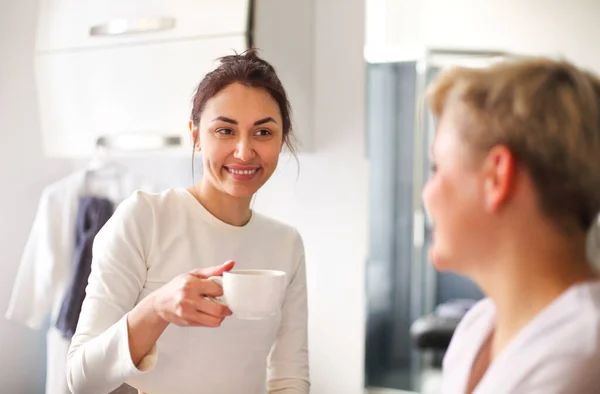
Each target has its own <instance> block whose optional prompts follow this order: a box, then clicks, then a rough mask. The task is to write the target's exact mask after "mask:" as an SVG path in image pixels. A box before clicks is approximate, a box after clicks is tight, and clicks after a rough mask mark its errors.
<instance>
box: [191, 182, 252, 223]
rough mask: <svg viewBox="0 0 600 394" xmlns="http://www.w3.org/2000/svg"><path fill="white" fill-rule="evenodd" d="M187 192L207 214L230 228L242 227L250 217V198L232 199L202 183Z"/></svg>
mask: <svg viewBox="0 0 600 394" xmlns="http://www.w3.org/2000/svg"><path fill="white" fill-rule="evenodd" d="M188 190H189V191H190V192H191V193H192V195H193V196H194V197H195V198H196V200H198V202H199V203H200V204H202V206H203V207H204V208H205V209H206V210H207V211H208V212H210V213H211V214H212V215H213V216H214V217H216V218H217V219H219V220H221V221H222V222H225V223H227V224H230V225H232V226H244V225H245V224H247V223H248V222H249V221H250V218H251V217H252V210H251V209H250V202H251V200H252V198H251V197H249V198H239V197H233V196H231V195H229V194H226V193H224V192H222V191H220V190H217V189H215V188H214V187H213V186H212V185H210V184H208V183H206V182H202V181H200V182H198V183H197V184H196V185H194V186H192V187H190V188H189V189H188Z"/></svg>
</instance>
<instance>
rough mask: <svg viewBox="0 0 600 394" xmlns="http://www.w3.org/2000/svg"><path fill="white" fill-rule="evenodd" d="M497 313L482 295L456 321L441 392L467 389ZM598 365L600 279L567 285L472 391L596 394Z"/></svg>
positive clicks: (482, 393) (599, 376) (450, 393)
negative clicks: (460, 318)
mask: <svg viewBox="0 0 600 394" xmlns="http://www.w3.org/2000/svg"><path fill="white" fill-rule="evenodd" d="M523 302H527V300H524V301H523ZM495 318H496V310H495V307H494V304H493V303H492V301H491V300H490V299H485V300H483V301H481V302H479V303H478V304H477V305H475V306H474V307H473V308H472V309H471V310H470V311H469V312H468V313H467V315H466V316H465V317H464V318H463V320H462V321H461V322H460V324H459V326H458V328H457V330H456V333H455V334H454V336H453V338H452V342H451V343H450V347H449V348H448V352H447V353H446V356H445V357H444V366H443V369H444V372H443V390H442V393H443V394H464V393H465V389H466V387H467V382H468V380H469V377H470V373H471V366H472V365H473V361H474V360H475V358H476V356H477V354H478V353H479V350H480V349H481V347H482V345H483V343H484V342H485V341H486V340H487V338H488V337H489V335H490V333H491V331H492V330H493V328H494V321H495ZM599 366H600V281H595V282H589V283H583V284H578V285H575V286H573V287H571V288H570V289H568V290H567V291H565V292H564V293H563V294H562V295H561V296H560V297H558V298H557V299H556V300H554V302H552V303H551V304H550V305H548V306H547V307H546V308H545V309H544V310H542V311H541V312H540V313H539V314H538V315H537V316H536V317H535V318H534V319H533V320H531V321H530V322H529V323H528V324H527V325H526V326H525V327H524V328H523V329H521V331H520V332H519V333H518V334H517V336H516V337H515V338H513V339H512V340H511V341H510V343H509V344H508V346H506V347H505V348H504V349H503V350H502V352H500V354H498V356H497V357H496V358H495V359H494V361H493V362H492V364H491V365H490V366H489V368H488V370H487V372H486V373H485V375H484V376H483V378H482V379H481V381H480V382H479V385H478V386H477V388H476V389H475V391H474V392H473V394H596V393H599V392H600V373H599V371H600V370H599Z"/></svg>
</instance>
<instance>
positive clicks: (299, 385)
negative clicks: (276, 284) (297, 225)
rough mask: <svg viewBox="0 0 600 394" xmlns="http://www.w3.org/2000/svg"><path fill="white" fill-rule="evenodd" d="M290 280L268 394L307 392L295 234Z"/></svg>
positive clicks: (302, 285) (302, 275)
mask: <svg viewBox="0 0 600 394" xmlns="http://www.w3.org/2000/svg"><path fill="white" fill-rule="evenodd" d="M294 249H295V250H294V252H295V255H296V256H298V258H297V264H296V266H295V267H294V270H293V276H292V278H291V281H290V284H289V285H288V288H287V292H286V296H285V300H284V303H283V306H282V315H281V324H280V326H279V331H278V332H277V336H276V338H275V343H274V344H273V347H272V349H271V352H270V354H269V358H268V366H267V389H268V393H269V394H276V393H277V394H307V393H308V392H309V389H310V379H309V368H308V338H307V337H308V334H307V325H308V307H307V294H306V293H307V292H306V265H305V254H304V246H303V244H302V238H301V237H300V235H299V234H298V233H296V238H295V247H294Z"/></svg>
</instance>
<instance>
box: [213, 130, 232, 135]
mask: <svg viewBox="0 0 600 394" xmlns="http://www.w3.org/2000/svg"><path fill="white" fill-rule="evenodd" d="M217 133H218V134H221V135H231V134H233V130H232V129H218V130H217Z"/></svg>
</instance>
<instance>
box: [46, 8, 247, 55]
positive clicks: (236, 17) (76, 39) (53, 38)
mask: <svg viewBox="0 0 600 394" xmlns="http://www.w3.org/2000/svg"><path fill="white" fill-rule="evenodd" d="M249 4H250V2H249V1H248V0H143V1H141V0H41V4H40V13H39V18H38V31H37V43H36V49H37V50H38V51H53V50H65V49H70V50H72V49H78V48H89V47H97V46H106V45H122V44H140V43H144V42H148V41H166V40H177V39H182V38H186V39H191V38H198V37H219V36H231V35H244V34H245V33H246V30H247V25H248V20H249V18H248V15H249V12H250V9H249ZM116 32H120V33H121V34H114V33H116ZM111 33H113V34H111Z"/></svg>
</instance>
